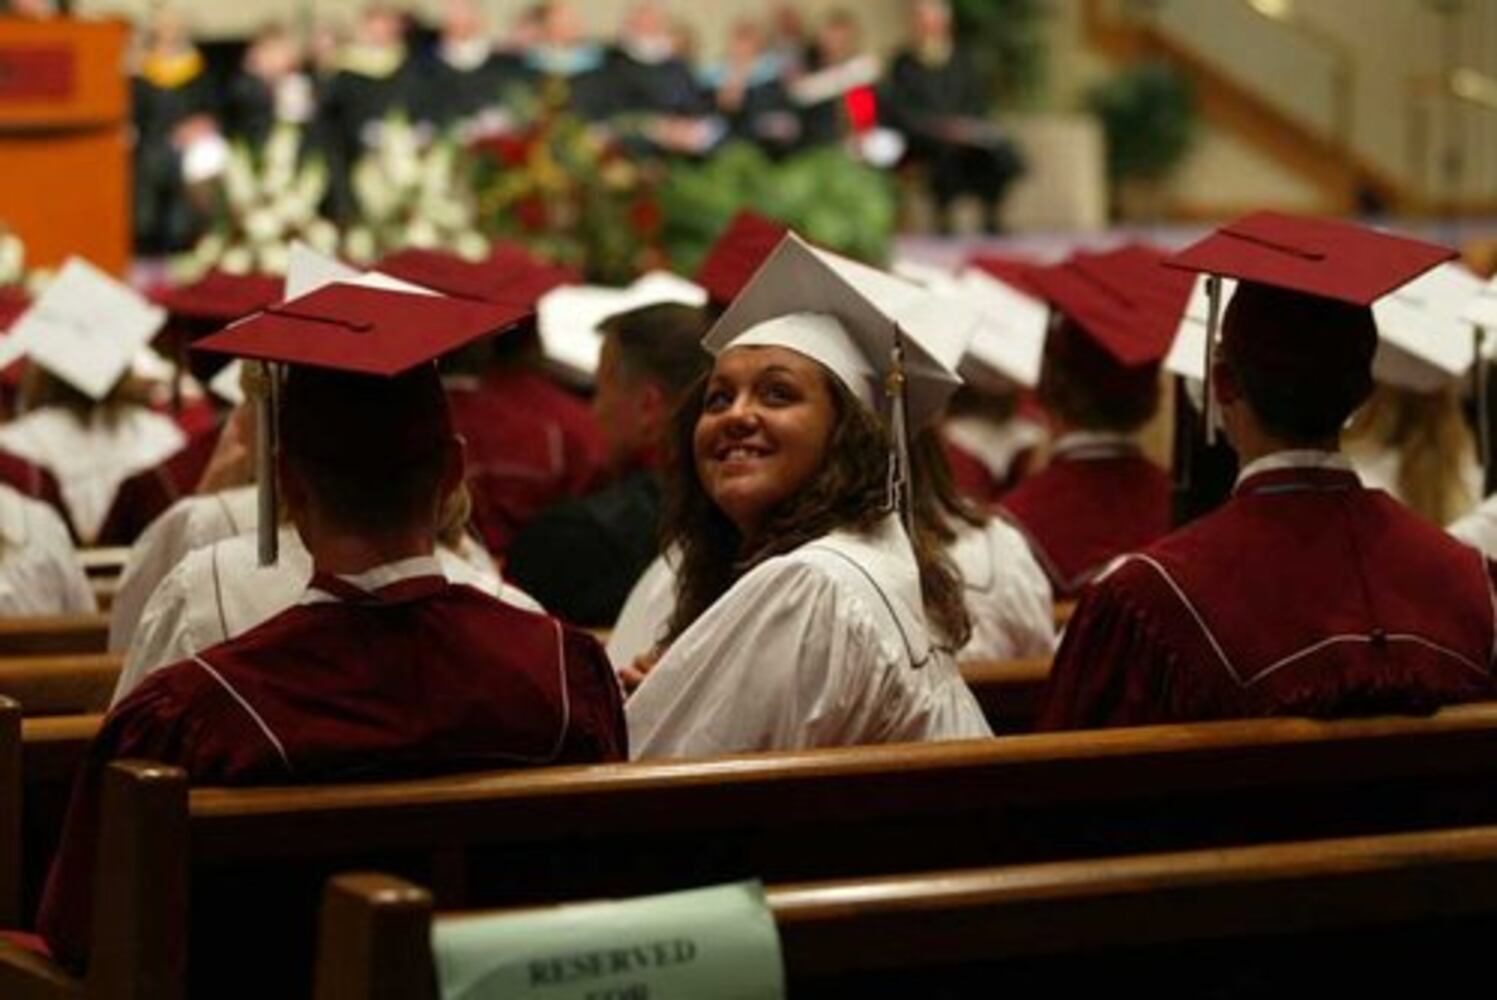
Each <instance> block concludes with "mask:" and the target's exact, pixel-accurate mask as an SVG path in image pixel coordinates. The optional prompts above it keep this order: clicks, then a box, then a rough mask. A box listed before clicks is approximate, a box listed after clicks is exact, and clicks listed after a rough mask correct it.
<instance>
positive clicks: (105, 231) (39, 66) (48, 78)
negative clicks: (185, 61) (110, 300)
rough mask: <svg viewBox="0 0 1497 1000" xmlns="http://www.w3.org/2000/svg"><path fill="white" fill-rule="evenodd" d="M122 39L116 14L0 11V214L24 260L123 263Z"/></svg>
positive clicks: (125, 113) (126, 255)
mask: <svg viewBox="0 0 1497 1000" xmlns="http://www.w3.org/2000/svg"><path fill="white" fill-rule="evenodd" d="M128 38H129V28H128V26H127V25H126V24H125V23H124V22H122V21H74V20H69V19H66V18H59V19H54V20H45V21H31V20H20V19H15V18H5V17H0V222H4V223H5V224H6V225H8V226H9V227H10V228H11V229H13V230H15V232H16V233H18V234H19V235H20V237H21V238H22V239H23V240H24V241H25V242H26V261H27V265H28V266H29V267H55V266H56V265H58V264H59V263H61V262H62V261H63V260H64V259H65V258H66V257H67V256H68V255H70V254H79V255H81V256H84V257H87V258H88V259H89V260H91V261H93V262H94V263H95V264H97V265H99V266H100V267H102V268H104V269H105V270H107V271H111V272H113V273H115V274H117V275H123V274H124V273H125V270H126V268H127V267H128V266H129V264H130V145H129V132H128V128H129V116H130V99H129V79H128V78H127V76H126V74H125V63H124V59H125V44H126V42H127V40H128Z"/></svg>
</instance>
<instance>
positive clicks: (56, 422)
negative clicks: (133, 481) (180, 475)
mask: <svg viewBox="0 0 1497 1000" xmlns="http://www.w3.org/2000/svg"><path fill="white" fill-rule="evenodd" d="M186 443H187V436H186V435H185V434H184V433H183V432H182V428H181V427H179V426H177V423H176V421H174V420H172V419H171V418H170V417H167V416H163V415H162V414H160V413H156V412H155V411H153V410H148V409H146V408H144V407H139V406H133V407H126V408H124V409H122V410H121V411H120V413H119V414H118V416H117V418H116V419H115V421H114V422H113V423H112V424H109V423H106V422H105V421H103V420H95V421H93V422H91V423H89V424H84V423H80V422H79V421H78V419H77V418H76V417H74V416H73V415H72V414H71V413H69V412H67V411H65V410H62V409H60V408H58V407H44V408H42V409H39V410H32V411H31V412H30V413H26V414H23V415H22V416H20V417H18V418H16V419H15V420H12V421H11V422H10V423H8V424H6V425H5V426H4V427H0V449H4V450H5V451H8V452H10V453H11V454H12V455H15V456H17V457H19V458H24V459H26V460H27V461H29V462H32V463H33V464H35V465H40V466H41V467H42V468H44V469H46V470H47V471H49V472H51V473H52V475H53V476H55V477H56V478H57V487H58V489H59V490H61V492H62V499H63V502H64V503H66V504H67V505H68V514H69V515H70V516H71V517H72V519H73V527H74V528H76V529H77V531H78V537H79V538H81V539H82V540H83V541H84V542H85V543H86V542H91V541H93V540H94V538H95V537H97V536H98V534H99V529H100V528H101V527H103V525H104V517H105V515H106V514H108V513H109V505H110V504H111V503H113V502H114V495H115V493H116V492H117V491H118V490H119V487H120V483H122V482H124V481H125V480H126V479H128V478H129V477H130V476H133V475H134V474H135V473H137V472H141V471H143V470H145V469H149V468H151V467H152V466H155V465H159V464H161V463H162V462H164V461H166V460H167V459H168V458H170V457H171V456H172V455H174V454H175V453H176V452H178V451H180V450H181V448H182V446H183V445H185V444H186Z"/></svg>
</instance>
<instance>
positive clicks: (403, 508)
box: [39, 285, 627, 964]
mask: <svg viewBox="0 0 1497 1000" xmlns="http://www.w3.org/2000/svg"><path fill="white" fill-rule="evenodd" d="M519 315H520V313H519V312H517V311H516V310H507V309H505V308H502V307H496V306H492V305H486V304H482V303H473V302H463V301H459V300H454V299H440V298H433V297H428V296H418V295H408V294H403V293H398V292H387V291H382V290H375V289H368V288H358V287H353V286H349V285H332V286H329V287H328V288H325V289H323V290H321V291H318V292H314V293H312V294H311V295H308V296H305V297H303V298H301V299H298V300H295V301H292V302H289V303H285V304H283V305H281V306H277V307H272V308H271V309H270V310H267V311H266V312H265V313H262V314H261V315H260V316H259V317H257V318H255V319H253V320H250V321H248V322H246V323H243V324H240V325H238V326H236V327H233V328H231V329H230V330H227V331H225V332H224V333H222V334H219V335H217V336H216V337H213V338H210V339H209V340H207V341H205V342H204V343H203V345H202V346H203V347H205V348H211V349H216V350H220V351H223V352H226V353H242V354H247V355H250V356H253V357H256V358H258V359H259V360H268V361H278V362H288V363H292V364H291V367H290V370H289V374H288V376H287V379H286V382H285V385H284V388H283V389H282V391H281V412H280V438H281V441H280V455H279V459H278V461H279V466H278V472H279V477H278V478H279V481H280V484H281V487H282V492H283V494H284V498H285V502H286V506H287V508H288V509H289V511H290V514H291V518H292V521H293V523H294V524H295V525H296V529H297V531H298V532H299V534H300V535H301V537H302V539H303V541H304V542H305V543H306V547H307V550H308V551H309V552H310V553H311V555H312V563H313V576H312V578H311V580H310V581H309V582H308V585H307V590H306V593H305V595H304V596H303V598H302V600H301V602H300V603H299V604H298V605H296V606H294V607H292V608H291V609H289V610H287V611H284V612H282V613H281V614H279V615H277V616H276V617H274V618H272V619H270V620H269V621H267V622H265V623H264V624H262V625H260V626H258V627H256V628H254V629H251V630H250V631H249V632H247V633H245V634H243V635H242V636H240V637H238V638H235V639H231V640H229V641H228V642H225V643H222V644H220V645H218V646H214V647H211V648H208V649H204V650H200V651H199V652H198V653H197V654H196V655H195V656H193V657H192V658H191V659H188V660H184V661H183V662H181V663H179V664H176V665H173V666H171V667H167V668H164V669H162V670H161V671H160V672H158V673H156V674H153V675H152V676H151V677H149V678H148V679H147V680H145V681H144V682H143V683H142V684H141V685H140V686H139V688H137V689H136V691H135V692H134V693H133V694H132V695H130V696H129V697H128V698H126V699H125V700H124V701H123V702H121V703H120V704H119V705H118V706H117V707H116V708H115V709H114V711H113V712H111V713H110V715H109V716H108V718H107V719H106V720H105V723H104V726H103V729H102V730H101V732H100V734H99V736H98V738H97V739H96V740H95V742H94V744H93V746H92V747H91V749H90V751H89V755H88V759H87V761H86V764H85V767H84V771H83V773H82V775H81V776H80V780H79V782H78V784H77V785H76V787H75V789H74V797H73V801H72V803H71V806H70V811H69V817H68V821H67V826H66V830H65V834H64V839H63V844H62V847H61V850H60V852H59V855H58V858H57V860H56V862H55V864H54V866H53V870H52V874H51V877H50V878H49V882H48V887H47V891H46V896H45V899H44V900H43V905H42V911H41V915H40V919H39V929H40V931H41V933H42V935H43V936H44V937H45V939H46V941H47V943H48V944H49V946H50V947H51V948H52V950H53V952H54V954H55V955H56V957H58V958H59V959H60V960H62V961H64V962H66V963H68V964H79V963H81V961H82V960H83V959H84V957H85V956H86V954H87V946H88V940H87V928H88V914H89V909H90V895H91V882H92V879H91V874H92V872H91V867H92V862H93V857H94V854H93V847H94V845H93V840H94V837H95V835H96V830H97V819H98V816H97V808H98V789H99V782H100V776H101V771H102V769H103V767H104V765H105V764H107V763H108V762H109V761H110V760H112V759H115V758H120V757H138V758H147V759H153V760H158V761H162V762H165V763H168V764H174V765H177V766H179V767H182V768H184V769H185V770H186V771H187V774H188V776H189V778H190V779H191V780H192V781H193V782H194V783H202V784H288V783H296V782H332V781H342V780H354V779H358V778H373V777H379V776H384V775H402V776H403V775H414V774H424V773H434V772H442V771H455V770H464V769H490V768H506V767H517V766H531V765H539V764H548V763H560V762H568V761H570V762H584V761H598V760H615V759H623V758H625V757H626V756H627V745H626V741H627V734H626V729H625V725H624V718H623V710H622V703H621V699H620V694H619V690H618V686H617V683H616V681H615V680H614V677H613V671H612V670H611V669H610V667H609V665H608V661H607V659H606V657H605V655H604V653H603V651H602V649H601V648H600V647H599V646H598V644H597V642H596V641H595V640H593V639H592V638H591V637H590V636H588V635H586V634H584V633H580V632H577V631H574V630H572V629H570V628H567V627H565V626H563V625H562V624H561V623H560V622H558V621H556V620H555V619H553V618H550V617H548V616H545V615H540V614H534V613H531V612H527V611H522V610H520V609H518V608H515V607H513V606H510V605H507V604H502V603H500V602H499V601H497V600H495V599H494V598H491V597H489V596H487V595H485V594H482V593H480V592H479V591H477V590H474V589H472V588H470V587H466V586H461V585H456V584H452V583H449V582H448V580H447V579H446V577H445V576H444V575H443V573H442V569H441V567H440V565H439V564H438V562H437V561H436V559H435V558H434V549H435V544H436V531H437V518H438V512H439V510H440V508H441V506H442V503H443V501H444V500H445V499H446V497H447V496H448V495H449V494H450V493H451V492H452V491H453V490H454V489H455V488H456V487H457V486H458V484H459V483H460V482H461V481H462V477H463V447H462V443H461V439H460V438H458V437H457V436H456V434H455V433H454V430H453V425H452V420H451V415H450V412H449V409H448V406H447V403H446V399H445V396H444V394H443V390H442V385H441V381H440V379H439V377H438V375H437V371H436V367H435V365H434V364H432V363H431V360H430V359H431V358H432V357H435V356H436V355H437V354H440V353H444V352H445V351H447V350H451V349H453V348H455V347H458V346H461V344H462V343H463V342H465V341H468V340H471V339H474V338H475V337H478V336H481V335H484V334H487V333H491V332H493V331H494V330H495V329H498V328H501V327H503V326H505V325H507V324H508V323H510V322H513V321H514V320H515V318H516V317H517V316H519ZM309 356H310V357H309ZM312 360H315V361H316V362H318V363H320V364H321V365H323V366H325V367H321V368H314V367H310V366H309V365H307V364H296V363H297V362H308V361H312ZM353 365H357V366H358V367H359V368H360V370H361V371H362V372H368V373H370V374H351V373H349V372H347V371H338V370H329V368H333V369H336V368H337V367H351V366H353Z"/></svg>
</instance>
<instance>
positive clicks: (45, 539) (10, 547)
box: [0, 484, 96, 618]
mask: <svg viewBox="0 0 1497 1000" xmlns="http://www.w3.org/2000/svg"><path fill="white" fill-rule="evenodd" d="M95 610H96V607H95V604H94V592H93V588H92V587H90V586H89V583H88V577H87V576H85V575H84V572H83V566H82V565H81V564H80V563H79V562H78V554H77V553H76V552H74V551H73V539H72V536H71V535H70V534H69V533H68V526H67V525H66V524H64V523H63V520H62V518H61V517H60V516H58V513H57V511H55V510H53V509H52V508H51V507H49V506H47V505H46V504H45V503H42V502H41V501H40V500H33V499H32V498H30V497H27V496H24V495H23V494H21V493H19V492H18V491H16V490H14V489H12V488H11V487H9V486H5V485H3V484H0V617H6V618H15V617H20V616H25V615H69V614H86V613H91V612H93V611H95Z"/></svg>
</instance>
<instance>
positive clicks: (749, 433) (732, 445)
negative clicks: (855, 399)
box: [693, 347, 834, 533]
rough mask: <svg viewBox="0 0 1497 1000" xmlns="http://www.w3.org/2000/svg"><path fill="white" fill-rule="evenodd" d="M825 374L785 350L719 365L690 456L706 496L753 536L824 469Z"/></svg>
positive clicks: (743, 355)
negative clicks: (771, 514) (775, 508)
mask: <svg viewBox="0 0 1497 1000" xmlns="http://www.w3.org/2000/svg"><path fill="white" fill-rule="evenodd" d="M826 378H827V376H826V373H825V372H824V370H823V369H822V368H821V366H820V365H818V364H817V363H816V362H814V361H812V360H810V359H809V358H807V357H805V356H804V355H802V354H798V353H797V352H795V351H792V350H789V349H788V348H783V347H741V348H736V349H733V350H728V351H725V352H723V354H722V356H721V357H719V358H718V360H717V364H716V366H715V367H714V368H713V371H712V375H711V376H710V378H709V379H708V381H707V388H706V391H705V393H704V395H703V399H702V414H701V416H700V417H699V418H698V420H697V426H696V433H695V435H694V441H693V448H694V450H695V452H696V465H697V476H698V477H699V478H700V480H701V483H702V488H703V489H704V490H705V491H706V493H707V495H708V496H709V497H711V498H712V500H713V502H715V503H716V504H717V506H718V507H719V508H721V510H722V511H723V513H725V514H726V515H727V516H728V517H729V519H731V520H732V521H733V523H734V524H735V525H736V526H737V527H738V528H739V530H740V531H743V532H745V533H749V532H752V531H753V530H754V528H755V527H756V526H757V524H758V523H759V521H760V520H761V519H762V518H763V516H764V514H765V513H766V512H767V511H769V510H770V509H771V508H772V507H773V506H774V505H776V504H778V503H780V502H781V501H783V500H785V499H786V498H788V497H790V496H793V495H794V494H795V493H796V492H798V491H799V490H800V489H801V488H802V487H803V486H804V485H805V484H806V483H807V482H808V481H809V480H810V479H811V477H812V476H813V475H815V473H816V471H817V470H818V469H819V468H820V467H821V464H822V460H823V458H824V457H825V452H826V443H827V439H828V437H829V436H830V433H831V426H832V421H833V416H834V407H833V404H832V397H831V391H830V388H829V387H828V385H827V382H826Z"/></svg>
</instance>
